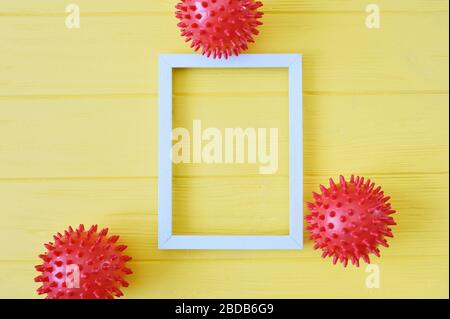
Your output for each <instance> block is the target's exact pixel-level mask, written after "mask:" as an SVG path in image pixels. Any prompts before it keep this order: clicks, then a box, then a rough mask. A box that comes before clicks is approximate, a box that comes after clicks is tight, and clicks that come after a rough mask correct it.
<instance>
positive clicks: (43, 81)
mask: <svg viewBox="0 0 450 319" xmlns="http://www.w3.org/2000/svg"><path fill="white" fill-rule="evenodd" d="M174 2H175V1H168V0H150V1H149V0H128V1H119V0H110V1H108V2H105V1H100V0H78V1H75V3H78V4H79V5H80V8H81V29H78V30H68V29H66V27H65V25H64V20H65V17H66V15H67V14H66V13H65V11H64V9H65V4H64V3H62V2H61V1H58V0H42V1H31V0H26V1H16V0H2V1H1V2H0V217H1V220H0V242H2V243H3V244H2V248H1V249H0V297H1V298H13V297H24V298H34V297H35V296H36V294H35V292H34V290H35V289H36V288H37V285H36V284H35V283H34V282H33V280H32V279H33V277H34V276H35V270H34V268H33V265H35V264H37V263H38V262H39V260H38V259H37V255H38V254H39V253H40V252H42V251H43V246H42V243H44V242H46V241H49V240H50V239H51V235H52V234H53V233H55V232H56V231H61V230H63V229H64V228H65V227H67V226H68V225H70V224H71V225H76V224H79V223H81V222H83V223H85V224H92V223H95V224H99V225H102V226H109V227H110V229H111V232H113V233H117V234H120V235H121V238H122V242H124V243H126V244H128V245H129V253H130V254H131V255H132V256H133V257H134V260H133V263H132V268H133V269H134V271H135V274H134V275H132V277H131V279H130V282H131V286H130V287H129V288H128V289H126V297H130V298H133V297H134V298H147V297H149V298H153V297H155V298H157V297H163V298H170V297H172V298H183V297H194V298H195V297H289V298H295V297H299V298H300V297H328V298H329V297H359V298H371V297H377V298H378V297H388V298H390V297H441V298H442V297H448V248H449V247H448V214H449V213H448V210H449V207H448V167H449V159H448V129H449V122H448V116H449V114H448V113H449V105H448V1H443V0H442V1H441V0H435V1H430V0H426V1H425V0H398V1H388V0H384V1H381V0H380V1H376V3H377V4H379V5H380V8H381V29H377V30H374V29H367V28H366V26H365V24H364V22H365V18H366V15H367V13H366V12H365V6H366V4H367V3H366V2H365V1H359V0H353V1H350V0H348V1H329V0H320V1H319V0H308V1H306V0H305V1H302V0H266V1H265V7H264V8H265V11H266V15H265V17H264V23H265V25H264V26H263V28H262V33H261V36H260V37H259V38H258V40H257V43H256V44H255V45H253V46H252V47H251V52H252V53H284V52H288V53H303V54H304V90H305V91H304V135H305V138H304V153H305V154H304V157H305V158H304V161H305V169H304V171H305V184H304V189H305V190H304V196H305V199H306V200H309V199H310V197H311V195H310V194H311V192H312V191H314V190H316V189H317V188H318V187H317V186H318V184H319V183H325V182H326V181H327V179H328V178H329V177H331V176H332V177H337V176H338V175H339V174H341V173H342V174H346V175H348V174H351V173H357V174H363V175H365V176H367V177H371V178H373V179H374V181H375V182H377V183H378V184H380V185H382V186H383V188H384V190H385V191H386V192H387V193H388V194H390V195H391V196H392V198H393V199H392V204H393V206H394V207H395V209H397V210H398V213H397V214H396V216H395V217H396V220H397V222H398V226H396V227H395V228H394V233H395V235H396V237H395V238H394V239H392V240H391V241H390V244H391V247H390V248H389V249H382V258H380V259H377V258H374V259H373V261H374V263H376V264H378V265H379V266H380V271H381V287H380V288H378V289H368V288H367V287H366V285H365V280H366V277H367V275H368V274H367V273H365V267H364V266H363V267H362V268H360V269H355V268H352V267H350V268H348V269H345V270H344V269H342V268H341V267H335V266H332V265H331V263H330V261H329V260H326V261H324V260H322V259H321V258H320V256H319V255H320V254H319V253H318V252H316V251H313V250H312V245H311V243H310V242H308V241H306V244H305V249H304V250H302V251H300V252H298V251H292V252H291V251H262V252H256V251H160V250H158V249H157V245H156V237H157V138H158V136H157V112H158V109H157V85H158V84H157V56H158V54H160V53H190V52H191V51H190V49H189V48H188V47H187V46H186V45H185V44H184V43H183V41H182V40H181V39H180V38H179V36H178V30H177V28H176V26H175V19H174V18H173V10H172V8H173V4H174ZM174 90H175V91H174V126H187V127H190V125H191V123H192V120H193V119H201V120H202V123H203V124H204V125H205V126H214V127H218V128H220V129H223V128H225V127H236V126H242V127H247V126H256V127H279V130H280V161H279V170H278V172H277V174H275V175H273V176H261V175H259V174H258V166H257V165H253V164H251V165H250V164H240V165H206V164H202V165H198V164H197V165H194V164H183V165H176V166H174V175H175V177H174V191H173V192H174V198H175V200H174V217H175V224H174V228H175V231H176V232H178V233H189V234H190V233H197V232H202V233H209V234H224V233H230V234H233V233H235V234H243V233H247V234H259V233H264V234H280V233H284V232H286V229H287V227H288V226H287V212H288V196H287V193H286V191H287V189H288V185H287V176H288V158H287V154H288V144H287V141H288V135H287V96H286V94H287V74H286V72H285V71H283V70H240V71H224V70H207V71H204V70H196V71H194V70H180V71H177V72H175V84H174ZM305 237H306V234H305Z"/></svg>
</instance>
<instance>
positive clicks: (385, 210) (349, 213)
mask: <svg viewBox="0 0 450 319" xmlns="http://www.w3.org/2000/svg"><path fill="white" fill-rule="evenodd" d="M320 190H321V194H318V193H313V196H314V199H315V202H314V203H308V204H307V205H308V208H309V210H310V211H311V214H310V215H308V216H306V221H307V222H308V224H309V225H308V227H307V230H309V231H310V232H311V237H310V239H312V240H314V241H315V245H314V249H319V248H320V249H322V251H323V254H322V257H323V258H325V257H333V263H334V264H336V262H337V261H338V260H339V261H340V262H341V263H342V264H343V265H344V267H346V266H347V264H348V262H349V261H351V262H352V263H353V264H354V265H356V266H359V259H360V258H362V259H363V260H364V261H365V262H366V263H370V259H369V254H370V253H373V254H375V255H376V256H378V257H379V256H380V250H379V249H378V245H381V246H384V247H389V246H388V243H387V241H386V239H385V237H393V234H392V230H391V229H390V228H389V226H391V225H396V223H395V221H394V219H393V218H392V217H391V216H390V215H391V214H393V213H395V211H394V210H392V209H391V204H390V203H388V201H389V200H390V197H389V196H385V195H384V192H383V191H382V190H381V187H380V186H378V187H377V188H375V184H374V183H372V182H371V181H370V179H369V180H367V181H366V182H364V177H359V176H357V177H356V178H355V177H354V176H353V175H352V176H351V178H350V181H346V180H345V178H344V177H343V176H340V182H339V183H338V184H335V183H334V181H333V179H331V178H330V186H329V188H326V187H325V186H323V185H320Z"/></svg>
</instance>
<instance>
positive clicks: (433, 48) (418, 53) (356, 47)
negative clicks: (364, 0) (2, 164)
mask: <svg viewBox="0 0 450 319" xmlns="http://www.w3.org/2000/svg"><path fill="white" fill-rule="evenodd" d="M364 21H365V13H364V12H362V13H344V14H343V13H341V14H329V13H323V14H316V13H305V14H303V13H302V14H299V15H293V14H285V13H282V14H267V16H266V17H265V25H264V26H263V28H262V34H261V36H260V38H259V39H258V41H257V43H256V44H255V45H253V46H252V48H251V50H250V52H251V53H268V52H270V53H303V54H304V90H305V91H306V92H309V93H317V92H326V93H330V92H332V93H336V92H341V93H342V92H346V93H355V92H359V93H367V92H401V93H403V92H407V93H408V92H417V91H419V92H431V93H433V92H441V93H442V92H448V28H446V26H447V25H448V13H446V12H442V13H439V12H437V13H434V14H432V15H430V14H420V13H414V14H409V13H385V14H384V15H383V25H382V28H381V29H377V30H374V29H368V28H367V27H366V26H365V22H364ZM64 23H65V22H64V17H43V18H38V19H36V18H33V17H31V18H30V17H26V16H24V17H21V16H19V17H15V16H13V17H9V16H6V17H3V18H2V19H1V20H0V38H1V39H2V41H1V43H0V50H1V52H2V59H1V60H0V70H1V73H0V74H1V76H0V96H1V97H0V98H20V97H23V96H25V97H26V96H47V97H48V96H55V95H56V96H57V97H58V96H60V95H86V94H91V95H92V94H94V95H105V94H111V95H123V94H141V95H142V94H145V95H148V94H156V92H157V57H158V55H159V54H160V53H192V50H191V49H190V48H189V47H188V45H186V44H185V43H184V42H183V41H182V39H181V38H180V37H179V34H178V33H179V31H178V29H177V27H176V25H175V24H176V21H175V19H174V18H170V17H168V16H167V15H156V16H152V17H151V18H149V17H147V16H88V17H84V18H82V27H81V29H78V30H73V29H67V28H66V27H65V24H64ZM417 43H420V45H417ZM24 48H26V49H24ZM44 75H45V76H44ZM251 83H252V81H249V83H247V85H251ZM210 90H212V91H213V92H215V91H217V90H221V89H220V88H218V87H216V86H212V88H211V87H210ZM203 92H205V91H203ZM205 93H207V92H205Z"/></svg>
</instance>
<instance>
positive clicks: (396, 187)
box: [0, 172, 449, 261]
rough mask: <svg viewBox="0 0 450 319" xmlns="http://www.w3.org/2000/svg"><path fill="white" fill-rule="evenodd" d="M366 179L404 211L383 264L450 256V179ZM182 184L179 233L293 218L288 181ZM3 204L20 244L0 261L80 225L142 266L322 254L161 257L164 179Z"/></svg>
mask: <svg viewBox="0 0 450 319" xmlns="http://www.w3.org/2000/svg"><path fill="white" fill-rule="evenodd" d="M306 173H307V175H306V176H305V184H304V189H305V193H304V198H305V201H309V200H311V192H312V191H316V190H317V189H318V184H319V183H326V182H327V180H328V177H329V176H327V175H315V174H310V173H309V172H306ZM311 173H313V172H311ZM366 177H371V178H373V180H374V181H375V182H376V183H377V184H379V185H382V187H383V189H384V190H385V192H386V193H387V194H389V195H391V196H392V198H393V199H392V205H393V207H394V208H395V209H396V210H397V211H398V213H397V214H396V216H395V218H396V220H397V223H398V226H396V227H395V228H394V234H395V236H396V237H395V238H394V239H392V240H390V243H391V247H390V248H389V249H382V255H383V258H382V259H381V260H383V259H396V258H400V257H401V256H425V255H426V256H447V255H448V209H449V207H448V174H376V173H373V174H371V175H366ZM174 185H175V188H174V204H175V205H174V206H175V207H176V209H177V210H178V209H180V211H179V212H178V213H177V217H180V221H176V222H175V223H176V225H177V227H178V230H181V231H184V232H188V231H189V232H192V231H193V230H209V231H208V232H209V233H210V234H215V233H216V234H223V233H225V232H229V233H230V234H231V235H232V234H234V233H238V234H239V233H241V234H242V233H243V232H248V233H249V234H250V235H251V234H252V233H253V234H258V233H260V232H261V230H263V231H266V232H270V231H282V230H283V227H284V223H285V219H284V216H283V210H285V211H287V209H286V208H287V202H288V199H287V198H286V182H285V180H283V179H280V178H274V177H264V178H261V177H259V178H257V177H246V178H243V177H241V178H237V177H228V178H217V177H211V178H206V177H204V178H190V179H186V178H183V179H182V180H181V181H179V180H175V183H174ZM243 190H245V192H244V191H243ZM262 197H264V199H262ZM0 202H1V203H2V223H1V224H0V241H2V242H4V243H7V242H11V241H14V245H4V246H3V248H2V249H1V250H0V260H10V261H11V260H33V259H34V258H35V256H37V255H38V254H39V253H41V252H42V251H43V250H44V247H43V243H45V242H47V241H49V240H51V238H52V235H53V234H54V233H56V232H57V231H62V230H64V229H66V228H67V227H68V226H69V225H74V226H76V225H78V224H79V223H85V224H86V225H90V224H99V225H100V226H108V227H110V232H111V233H116V234H119V235H121V238H122V239H121V240H122V242H123V243H126V244H128V245H129V247H130V248H129V253H130V254H131V256H133V258H134V259H135V260H173V259H176V260H179V259H213V260H220V259H233V260H235V259H236V260H251V259H253V258H261V257H264V258H272V259H278V258H286V259H292V260H297V259H298V258H311V259H314V258H319V255H320V254H319V253H318V252H316V251H314V250H313V249H312V244H311V242H310V241H308V240H306V241H305V249H304V250H302V251H300V252H299V251H273V252H267V251H253V252H252V251H160V250H158V249H157V242H156V239H157V180H156V179H143V178H142V179H98V180H95V179H54V180H45V179H43V180H33V181H27V180H22V181H20V180H18V181H8V182H6V181H3V182H1V183H0ZM181 209H182V210H181ZM261 216H263V218H261ZM237 217H239V218H238V219H239V220H236V219H237ZM184 223H185V224H184ZM305 237H306V234H305ZM375 260H378V259H375Z"/></svg>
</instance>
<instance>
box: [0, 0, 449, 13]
mask: <svg viewBox="0 0 450 319" xmlns="http://www.w3.org/2000/svg"><path fill="white" fill-rule="evenodd" d="M74 3H76V4H77V5H79V6H80V8H81V9H82V12H83V14H93V13H103V14H119V13H120V14H129V15H142V14H151V13H153V14H155V13H164V14H169V13H171V12H173V11H174V5H175V3H177V1H168V0H152V1H148V0H127V1H126V3H125V2H124V1H121V0H109V1H108V4H105V3H103V2H101V1H90V0H77V1H75V2H74ZM263 3H264V7H263V9H264V11H265V12H291V13H300V12H345V11H358V12H359V11H360V12H364V9H365V7H366V5H367V3H366V2H364V1H361V0H340V1H327V0H303V1H292V0H264V1H263ZM377 4H378V5H379V6H380V8H381V9H382V10H383V11H387V12H390V11H401V12H405V11H406V12H436V11H448V2H447V1H445V0H396V1H389V0H379V1H377ZM65 5H66V4H65V3H63V4H62V3H61V1H59V0H40V1H39V3H36V2H34V1H15V0H3V1H2V7H1V9H0V15H2V14H3V15H7V14H8V15H13V14H14V15H50V14H53V15H56V14H60V15H61V14H63V13H64V12H65V11H64V8H65Z"/></svg>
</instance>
